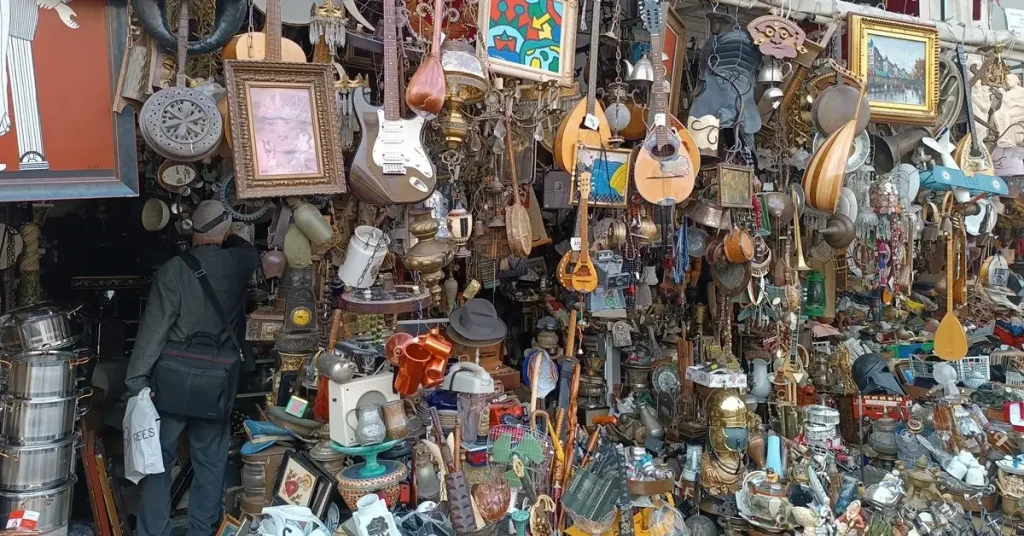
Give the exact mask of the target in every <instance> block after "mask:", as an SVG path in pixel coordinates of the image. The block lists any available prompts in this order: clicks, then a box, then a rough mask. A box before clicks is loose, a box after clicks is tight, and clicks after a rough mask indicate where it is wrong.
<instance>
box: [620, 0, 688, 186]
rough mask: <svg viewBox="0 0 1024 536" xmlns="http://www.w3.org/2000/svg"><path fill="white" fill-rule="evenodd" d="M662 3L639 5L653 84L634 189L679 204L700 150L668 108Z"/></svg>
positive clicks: (663, 5) (635, 172) (636, 165)
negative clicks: (648, 36) (648, 40)
mask: <svg viewBox="0 0 1024 536" xmlns="http://www.w3.org/2000/svg"><path fill="white" fill-rule="evenodd" d="M666 6H667V3H666V4H659V3H658V2H656V1H655V0H645V1H644V2H643V4H642V5H641V13H642V14H643V19H644V25H645V26H646V28H647V31H648V32H649V33H650V34H651V52H650V53H651V57H652V58H656V59H657V61H654V84H653V85H652V86H651V104H652V106H651V111H652V112H653V115H650V116H649V118H653V121H652V123H653V124H652V125H651V126H650V128H649V130H648V132H647V137H646V138H645V139H644V142H643V145H641V146H640V150H639V152H638V153H637V156H636V161H635V162H634V163H633V178H634V181H635V183H636V191H637V193H639V194H640V196H641V197H643V198H644V199H645V200H646V201H647V202H648V203H652V204H655V205H661V206H670V205H676V204H679V203H682V202H683V201H685V200H686V199H687V198H688V197H690V194H691V193H693V184H694V181H695V180H696V178H697V171H698V170H699V169H700V152H699V150H698V149H697V144H696V142H694V141H693V137H692V136H690V133H689V132H687V130H686V128H680V127H681V123H680V122H679V120H678V119H676V118H675V117H673V116H672V115H671V114H670V113H669V110H668V101H669V86H668V82H667V81H666V80H665V62H663V61H660V60H661V58H662V52H661V48H662V40H663V35H664V34H663V33H662V32H663V26H664V20H665V19H664V14H663V10H664V9H666Z"/></svg>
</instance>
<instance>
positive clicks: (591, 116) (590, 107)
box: [551, 0, 612, 173]
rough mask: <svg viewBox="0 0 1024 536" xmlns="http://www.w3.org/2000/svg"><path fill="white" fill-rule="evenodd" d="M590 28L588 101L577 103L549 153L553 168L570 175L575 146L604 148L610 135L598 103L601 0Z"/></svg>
mask: <svg viewBox="0 0 1024 536" xmlns="http://www.w3.org/2000/svg"><path fill="white" fill-rule="evenodd" d="M591 21H592V24H591V26H590V31H591V34H590V57H589V59H588V60H587V61H588V62H589V65H590V69H589V74H588V75H587V98H586V100H581V101H579V102H577V103H576V106H574V107H573V109H572V110H570V111H569V113H568V114H566V116H565V117H564V118H562V122H561V123H560V124H559V125H558V131H557V132H556V133H555V143H554V147H553V150H552V151H551V152H552V154H553V155H554V157H555V164H556V165H557V166H558V167H560V168H562V169H564V170H566V171H568V172H569V173H573V172H574V170H575V169H576V155H577V152H578V149H577V146H578V144H580V143H582V144H583V145H585V146H587V147H592V148H600V147H607V146H608V140H610V139H611V137H612V131H611V129H610V128H609V127H608V119H607V118H606V117H605V115H604V106H603V105H601V103H600V102H598V101H597V52H598V50H597V49H598V46H597V45H598V43H599V42H600V41H601V39H600V38H599V36H598V28H599V27H600V24H601V0H594V14H593V17H592V18H591Z"/></svg>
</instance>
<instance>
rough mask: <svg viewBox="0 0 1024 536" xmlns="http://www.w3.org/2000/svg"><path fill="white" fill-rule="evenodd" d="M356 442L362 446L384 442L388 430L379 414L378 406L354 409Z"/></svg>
mask: <svg viewBox="0 0 1024 536" xmlns="http://www.w3.org/2000/svg"><path fill="white" fill-rule="evenodd" d="M356 420H357V421H358V426H356V440H358V441H359V444H360V445H362V446H364V447H365V446H368V445H377V444H379V443H383V442H384V438H385V437H387V434H388V430H387V426H386V425H385V424H384V419H383V418H382V417H381V414H380V404H366V405H365V406H359V407H357V408H356Z"/></svg>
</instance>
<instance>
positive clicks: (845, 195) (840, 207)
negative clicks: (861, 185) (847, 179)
mask: <svg viewBox="0 0 1024 536" xmlns="http://www.w3.org/2000/svg"><path fill="white" fill-rule="evenodd" d="M836 214H842V215H843V216H846V217H847V218H850V221H857V194H854V193H853V190H851V189H849V188H847V187H845V186H843V189H842V190H839V200H838V201H837V202H836Z"/></svg>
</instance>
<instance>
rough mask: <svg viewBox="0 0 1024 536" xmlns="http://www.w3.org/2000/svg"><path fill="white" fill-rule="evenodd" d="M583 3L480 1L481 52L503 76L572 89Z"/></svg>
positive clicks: (573, 0) (563, 0)
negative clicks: (579, 11) (578, 17)
mask: <svg viewBox="0 0 1024 536" xmlns="http://www.w3.org/2000/svg"><path fill="white" fill-rule="evenodd" d="M576 12H577V0H480V7H479V27H478V31H479V33H480V35H481V36H482V38H477V53H478V55H479V56H480V60H481V61H482V62H483V63H484V65H486V66H487V68H488V69H489V70H490V71H491V72H493V73H496V74H503V75H508V76H514V77H518V78H524V79H526V80H535V81H539V82H547V81H550V80H555V81H557V82H558V83H559V84H560V85H562V86H569V85H572V82H573V69H574V62H575V59H576Z"/></svg>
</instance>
